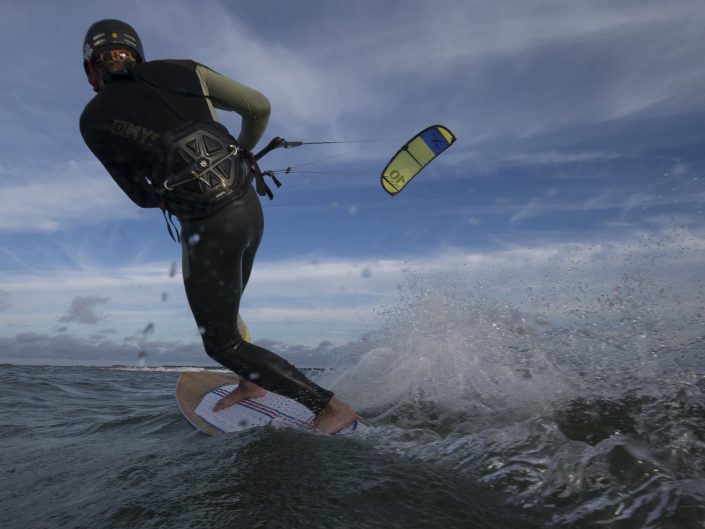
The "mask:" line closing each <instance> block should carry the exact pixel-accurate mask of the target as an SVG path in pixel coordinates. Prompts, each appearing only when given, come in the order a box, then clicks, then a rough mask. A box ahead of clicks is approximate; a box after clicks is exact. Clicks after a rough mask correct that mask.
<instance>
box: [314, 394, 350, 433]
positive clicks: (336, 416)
mask: <svg viewBox="0 0 705 529" xmlns="http://www.w3.org/2000/svg"><path fill="white" fill-rule="evenodd" d="M355 417H356V414H355V410H353V409H352V408H351V407H350V406H349V405H348V404H346V403H345V402H343V401H342V400H339V399H336V398H335V397H333V398H332V399H330V401H329V402H328V404H326V407H325V408H323V409H322V410H321V411H320V412H319V413H318V415H316V417H315V418H314V419H313V427H314V428H316V429H317V430H320V431H321V432H323V433H327V434H334V433H336V432H339V431H340V430H342V429H343V428H345V427H346V426H348V425H349V424H351V423H352V422H353V421H354V420H355Z"/></svg>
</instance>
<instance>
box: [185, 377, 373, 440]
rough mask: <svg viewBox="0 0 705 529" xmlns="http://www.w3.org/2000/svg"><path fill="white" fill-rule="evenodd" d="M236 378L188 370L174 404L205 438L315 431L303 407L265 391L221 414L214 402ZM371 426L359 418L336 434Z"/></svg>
mask: <svg viewBox="0 0 705 529" xmlns="http://www.w3.org/2000/svg"><path fill="white" fill-rule="evenodd" d="M237 384H238V378H237V377H236V376H234V375H228V374H225V373H213V372H208V371H197V372H195V371H188V372H185V373H182V374H181V376H180V377H179V381H178V382H177V384H176V403H177V404H178V406H179V410H181V413H182V414H183V415H184V417H186V419H187V420H188V421H189V422H190V423H191V424H192V425H193V426H194V427H195V428H196V429H197V430H199V431H201V432H203V433H205V434H207V435H221V434H223V433H231V432H240V431H242V430H247V429H249V428H256V427H258V426H264V425H267V424H272V425H274V426H282V427H289V428H298V429H302V430H311V431H315V430H314V428H313V426H312V423H313V417H314V415H313V412H311V410H309V409H308V408H307V407H306V406H304V405H303V404H299V403H298V402H296V401H293V400H291V399H288V398H286V397H283V396H282V395H278V394H277V393H272V392H271V391H268V392H267V394H266V395H265V396H264V397H258V398H255V399H245V400H242V401H240V402H238V403H237V404H234V405H233V406H230V407H228V408H225V409H223V410H220V411H217V412H215V411H213V406H215V404H216V402H218V401H219V400H220V399H222V398H223V397H225V396H226V395H227V394H229V393H230V392H231V391H232V390H233V389H235V388H236V387H237ZM369 428H370V425H369V423H368V422H367V421H365V420H364V419H363V418H361V417H357V419H356V420H355V421H353V423H352V424H351V425H350V426H348V427H346V428H344V429H343V430H341V431H339V432H338V434H350V433H361V432H364V431H366V430H368V429H369Z"/></svg>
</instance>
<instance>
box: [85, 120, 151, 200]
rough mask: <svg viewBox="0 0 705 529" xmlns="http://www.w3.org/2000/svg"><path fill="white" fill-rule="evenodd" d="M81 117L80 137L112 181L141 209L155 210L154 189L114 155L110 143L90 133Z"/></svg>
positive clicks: (120, 158) (117, 154) (116, 154)
mask: <svg viewBox="0 0 705 529" xmlns="http://www.w3.org/2000/svg"><path fill="white" fill-rule="evenodd" d="M84 116H85V114H84V115H83V116H81V135H82V136H83V140H84V141H85V142H86V145H87V146H88V148H89V149H90V150H91V152H92V153H93V154H94V155H95V157H96V158H98V160H99V161H100V163H101V164H103V167H105V169H106V170H107V171H108V173H109V174H110V176H112V178H113V180H115V182H116V183H117V185H118V186H120V189H122V190H123V191H124V192H125V194H126V195H127V196H128V197H130V200H132V201H133V202H134V203H135V204H137V205H138V206H139V207H141V208H156V207H159V204H160V202H161V200H160V198H159V196H158V195H157V193H156V191H155V190H154V187H152V185H151V184H150V183H149V182H147V181H146V180H145V179H144V177H143V176H140V175H138V174H136V173H135V171H134V168H133V167H132V166H131V165H130V164H129V163H128V162H127V160H125V159H123V157H122V156H121V155H120V154H119V153H116V152H115V150H114V149H113V148H112V147H111V145H110V142H106V141H101V140H100V139H99V138H100V137H102V136H101V135H99V134H95V133H94V132H92V131H91V128H90V127H89V125H88V123H87V120H86V119H85V118H84Z"/></svg>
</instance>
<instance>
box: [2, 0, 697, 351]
mask: <svg viewBox="0 0 705 529" xmlns="http://www.w3.org/2000/svg"><path fill="white" fill-rule="evenodd" d="M102 18H121V19H123V20H125V21H127V22H129V23H130V24H131V25H132V26H133V27H134V28H135V29H136V30H137V32H138V33H139V34H140V36H141V39H142V41H143V45H144V48H145V53H146V56H147V59H148V60H151V59H164V58H187V59H193V60H196V61H198V62H200V63H203V64H206V65H208V66H210V67H211V68H213V69H215V70H217V71H219V72H221V73H223V74H225V75H228V76H230V77H232V78H234V79H236V80H238V81H240V82H242V83H244V84H246V85H248V86H251V87H253V88H255V89H257V90H259V91H260V92H262V93H264V94H265V95H266V96H267V98H268V99H269V100H270V102H271V104H272V115H271V119H270V122H269V126H268V129H267V131H266V133H265V136H264V138H263V139H262V142H261V144H260V145H259V147H262V146H264V145H265V143H266V141H268V139H270V138H271V137H274V136H281V137H285V138H286V139H288V140H291V141H296V140H299V141H340V142H344V143H340V144H334V145H323V146H314V145H312V146H302V147H299V148H297V149H287V150H280V151H276V152H273V153H272V154H270V155H268V156H267V157H266V158H264V159H263V160H262V162H261V166H262V167H263V168H264V169H285V168H287V167H293V168H294V169H298V170H299V172H292V173H291V174H288V175H283V176H282V177H281V180H282V182H283V186H282V187H281V188H279V189H277V190H275V198H274V200H273V201H271V202H269V201H267V200H266V199H264V200H263V206H264V213H265V223H266V228H265V235H264V240H263V242H262V244H261V246H260V250H259V253H258V256H257V260H256V263H255V269H254V272H253V274H252V277H251V281H250V284H249V285H248V287H247V290H246V292H245V296H244V298H243V300H242V305H241V311H242V315H243V317H244V319H245V320H246V321H247V323H248V325H249V326H250V329H251V332H252V335H253V338H254V340H255V341H257V342H258V343H262V344H265V345H267V346H271V347H272V348H273V349H275V350H277V351H278V352H281V353H283V354H285V356H287V357H289V358H290V359H291V360H292V361H295V362H298V363H300V364H301V363H303V364H304V365H323V364H326V362H327V361H328V360H329V359H330V357H331V355H332V354H333V353H334V352H335V353H336V354H339V353H340V352H341V351H344V350H345V348H346V347H353V348H354V347H358V348H359V347H361V345H360V344H361V343H362V342H364V338H365V336H368V335H369V334H370V333H374V332H379V329H380V328H384V326H385V325H389V322H388V320H385V317H386V316H385V315H388V314H389V312H390V311H392V312H394V311H400V310H403V306H404V303H405V302H406V301H405V300H406V299H407V298H406V297H408V295H409V294H410V293H413V292H418V289H419V288H422V286H423V285H427V284H436V283H435V281H436V280H437V278H438V277H444V278H446V279H445V281H446V283H445V284H446V285H449V284H450V285H455V286H456V287H457V288H455V289H454V290H455V291H456V292H459V291H460V292H463V293H467V295H468V296H470V297H472V296H474V295H477V293H478V292H483V293H486V294H487V295H490V296H494V297H495V299H496V300H498V302H502V303H508V304H511V305H512V306H513V307H515V308H517V310H519V309H520V310H527V311H531V310H533V309H536V308H537V307H539V308H541V310H542V311H544V312H545V313H549V314H551V315H553V316H554V317H556V318H560V317H561V313H562V312H561V311H562V310H563V311H566V310H570V307H572V306H573V305H575V303H576V301H575V300H576V299H577V298H576V295H574V294H575V292H576V289H578V291H580V292H584V291H585V289H588V290H589V291H590V296H586V297H584V298H581V300H580V303H583V304H590V303H594V301H588V299H587V298H588V297H589V298H590V299H592V300H597V299H600V296H601V295H602V294H603V293H605V292H607V293H609V292H612V293H613V292H614V291H615V288H622V287H624V282H625V281H627V282H628V281H630V279H625V277H631V278H634V277H636V276H638V274H639V273H642V272H643V273H644V274H646V276H645V277H648V281H649V283H650V284H652V285H655V284H658V285H659V288H661V290H660V292H664V291H665V290H668V292H669V293H670V294H671V295H670V297H668V299H669V301H668V302H663V303H661V304H660V306H661V308H662V309H663V310H664V311H667V310H671V314H674V312H673V311H680V312H679V315H680V316H679V317H686V316H687V317H693V318H694V321H695V322H696V323H697V324H698V325H702V316H700V317H699V318H700V319H698V317H696V316H695V315H696V314H698V313H699V312H698V311H700V310H701V309H702V307H701V302H700V301H699V299H702V297H701V294H702V293H703V275H702V263H703V257H705V255H704V253H703V250H704V249H705V244H704V243H703V232H704V227H705V226H704V224H705V223H704V222H703V220H704V217H703V210H704V205H705V188H704V186H703V184H704V182H705V175H704V174H703V167H704V162H705V155H704V152H705V151H704V149H703V143H704V141H705V126H704V119H703V118H705V61H704V60H703V57H705V29H704V28H705V3H703V2H702V1H701V0H672V1H670V2H668V5H667V6H665V4H664V3H663V2H661V1H656V0H639V1H636V0H589V1H588V0H572V1H570V2H565V1H563V0H507V1H503V2H481V1H476V0H439V1H436V2H425V1H420V0H409V1H404V2H401V1H388V2H379V1H370V0H361V1H357V2H349V1H348V2H342V1H338V0H330V1H326V2H323V1H318V2H316V1H299V2H284V1H268V0H262V1H261V2H257V3H256V5H255V3H253V2H244V1H225V0H219V1H200V2H197V1H195V0H170V1H165V0H157V1H152V2H138V1H131V0H124V1H123V2H120V4H119V9H117V8H116V4H115V3H114V2H107V1H102V0H92V1H90V2H88V1H71V0H67V1H58V2H57V1H52V2H50V1H37V0H29V1H23V2H19V1H10V0H0V19H1V20H2V21H3V31H2V33H0V44H1V45H2V49H3V50H4V53H3V56H2V58H1V59H0V63H1V64H2V66H3V71H4V75H2V76H0V88H1V90H2V94H3V99H4V102H3V105H2V106H0V362H6V363H28V364H32V363H44V364H91V365H93V364H96V365H104V364H127V365H132V364H135V363H136V362H138V360H139V359H144V358H146V359H147V362H148V364H150V365H162V364H179V365H184V364H188V365H208V364H210V361H209V360H208V358H207V357H206V355H205V353H204V351H203V348H202V345H201V343H200V335H199V333H198V329H197V328H196V325H195V323H194V322H193V319H192V316H191V314H190V312H189V309H188V305H187V303H186V300H185V296H184V293H183V285H182V282H181V265H180V248H179V247H178V245H176V244H175V243H174V242H172V241H171V239H170V238H169V236H168V234H167V231H166V226H165V224H164V219H163V217H162V215H161V212H159V211H158V210H153V209H140V208H138V207H137V206H136V205H134V204H133V203H132V202H131V201H130V200H129V199H128V198H127V197H126V196H124V195H123V194H122V192H121V191H120V190H119V188H118V187H117V186H116V185H115V184H114V183H113V181H112V179H111V178H110V177H109V176H108V175H107V173H106V172H105V171H104V169H103V168H102V166H100V164H99V163H98V162H97V160H95V159H94V158H93V157H92V155H91V153H90V152H89V150H88V149H87V148H86V146H85V145H84V143H83V141H82V139H81V136H80V134H79V130H78V119H79V116H80V114H81V112H82V110H83V107H84V106H85V105H86V103H87V102H88V101H90V99H91V98H92V96H93V92H92V91H91V88H90V86H89V85H88V83H87V82H86V79H85V75H84V73H83V69H82V66H81V62H82V55H81V47H82V40H83V36H84V35H85V32H86V30H87V28H88V26H89V25H90V24H91V23H93V22H94V21H96V20H99V19H102ZM220 116H221V118H222V121H223V122H224V123H225V124H226V125H227V126H228V127H229V128H230V129H231V131H233V132H234V133H235V135H236V134H237V132H238V131H239V127H240V121H239V118H238V116H236V115H227V114H226V113H221V114H220ZM437 123H440V124H443V125H445V126H446V127H448V128H449V129H450V130H452V131H453V133H454V134H455V135H456V137H457V138H458V140H457V142H456V143H455V144H454V145H453V146H452V147H451V148H450V149H448V150H447V151H446V152H445V153H443V154H442V156H440V157H439V158H438V159H437V160H436V161H434V162H433V164H431V165H430V166H429V167H428V168H426V169H425V170H424V171H423V172H422V173H421V174H420V175H419V176H417V177H416V179H415V180H414V181H413V182H411V183H410V184H409V185H408V187H407V188H406V189H404V191H403V192H402V193H400V194H399V195H397V196H396V197H390V196H388V195H387V194H386V193H385V192H384V191H383V190H382V188H381V186H380V182H379V176H380V173H381V171H382V169H383V168H384V166H385V164H386V162H387V161H388V160H389V158H390V157H391V156H392V155H393V154H394V152H395V151H396V150H397V149H398V148H399V147H400V146H401V145H402V144H403V143H404V142H405V141H406V140H408V139H409V138H410V137H411V136H413V135H414V134H415V133H416V132H418V131H419V130H421V129H423V128H425V127H427V126H429V125H433V124H437ZM345 142H349V143H345ZM360 142H361V143H360ZM630 274H631V275H630ZM633 281H637V280H636V279H633ZM637 282H638V281H637ZM439 290H442V288H441V289H439ZM528 291H531V295H529V294H527V292H528ZM538 291H540V292H541V294H540V295H539V294H537V292H538ZM483 295H484V294H483ZM405 296H406V297H405ZM577 297H580V295H578V296H577ZM441 302H442V300H441ZM441 306H442V304H441ZM441 310H443V309H441ZM563 313H565V312H563ZM419 316H420V314H418V313H415V314H411V315H410V316H409V317H411V318H414V317H419ZM696 320H697V321H696ZM419 325H421V326H422V325H423V322H419ZM351 344H353V345H351Z"/></svg>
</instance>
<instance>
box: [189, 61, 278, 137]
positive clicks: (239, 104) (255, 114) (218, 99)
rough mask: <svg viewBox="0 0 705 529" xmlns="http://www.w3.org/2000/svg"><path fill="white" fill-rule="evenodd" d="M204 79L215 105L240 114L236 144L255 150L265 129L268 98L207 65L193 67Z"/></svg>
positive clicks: (267, 114) (268, 107) (268, 106)
mask: <svg viewBox="0 0 705 529" xmlns="http://www.w3.org/2000/svg"><path fill="white" fill-rule="evenodd" d="M196 71H197V72H198V75H199V77H200V78H201V79H202V80H203V82H204V84H205V88H206V90H207V94H206V95H208V96H209V98H210V100H211V101H212V102H213V104H214V106H215V107H216V108H220V109H222V110H229V111H232V112H237V113H238V114H240V116H242V128H241V129H240V135H239V136H238V138H237V141H238V143H239V144H240V145H241V146H242V147H243V148H245V149H247V150H248V151H251V150H252V149H254V147H255V145H257V142H258V141H259V140H260V138H262V135H263V134H264V129H266V128H267V123H268V121H269V113H270V112H271V106H270V104H269V100H268V99H267V98H266V97H265V96H264V95H263V94H261V93H260V92H258V91H257V90H254V89H252V88H250V87H248V86H245V85H244V84H242V83H238V82H237V81H233V80H232V79H229V78H228V77H225V76H224V75H221V74H219V73H217V72H214V71H213V70H211V69H210V68H207V67H205V66H203V65H200V64H199V65H198V66H197V68H196Z"/></svg>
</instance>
